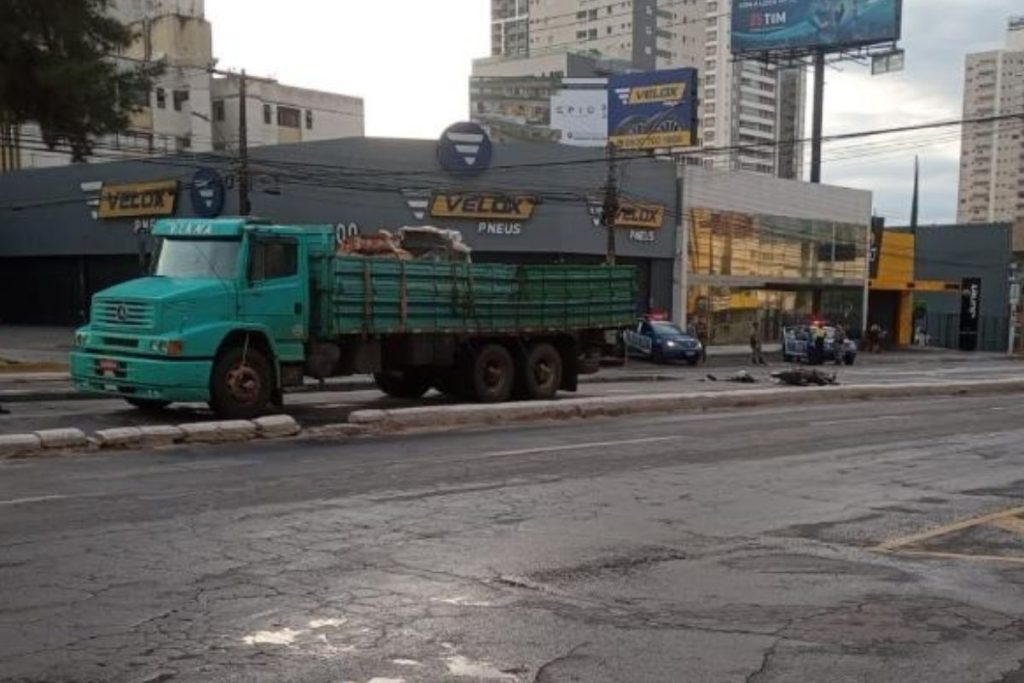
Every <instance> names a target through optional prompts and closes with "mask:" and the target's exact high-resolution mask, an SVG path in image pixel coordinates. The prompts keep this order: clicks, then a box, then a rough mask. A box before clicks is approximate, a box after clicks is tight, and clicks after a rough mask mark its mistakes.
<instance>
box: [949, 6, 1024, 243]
mask: <svg viewBox="0 0 1024 683" xmlns="http://www.w3.org/2000/svg"><path fill="white" fill-rule="evenodd" d="M1022 112H1024V16H1020V17H1013V18H1011V19H1010V20H1009V25H1008V27H1007V33H1006V47H1005V48H1004V49H1002V50H992V51H989V52H978V53H974V54H970V55H967V68H966V71H965V77H964V110H963V115H964V118H965V119H983V118H988V117H1000V116H1007V115H1015V114H1016V115H1019V114H1021V113H1022ZM958 200H959V203H958V205H957V220H958V221H959V222H960V223H996V222H1004V221H1013V220H1016V219H1019V218H1024V119H1020V118H1011V119H1003V120H995V121H985V122H980V123H971V124H967V125H965V126H964V127H963V134H962V139H961V145H960V191H959V197H958Z"/></svg>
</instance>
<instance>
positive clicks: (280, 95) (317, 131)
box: [212, 75, 364, 150]
mask: <svg viewBox="0 0 1024 683" xmlns="http://www.w3.org/2000/svg"><path fill="white" fill-rule="evenodd" d="M239 85H240V78H239V77H238V76H237V75H231V76H226V77H221V76H218V77H215V78H214V79H213V82H212V92H213V147H214V149H217V150H224V149H227V150H232V149H237V147H238V140H239V137H240V136H239V129H238V127H239V123H240V117H239V114H240V112H239V109H238V105H239ZM245 113H246V128H247V130H248V136H247V140H248V142H249V145H250V146H259V145H277V144H285V143H290V142H309V141H311V140H329V139H333V138H347V137H362V136H363V134H364V114H363V100H362V99H361V98H358V97H349V96H347V95H336V94H334V93H328V92H321V91H319V90H309V89H306V88H294V87H291V86H288V85H283V84H281V83H278V82H277V81H275V80H272V79H267V78H246V110H245Z"/></svg>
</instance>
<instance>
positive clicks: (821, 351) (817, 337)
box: [814, 325, 825, 365]
mask: <svg viewBox="0 0 1024 683" xmlns="http://www.w3.org/2000/svg"><path fill="white" fill-rule="evenodd" d="M814 356H815V359H816V360H815V364H816V365H824V363H825V326H824V325H819V326H818V327H816V328H815V329H814Z"/></svg>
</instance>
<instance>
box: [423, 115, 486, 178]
mask: <svg viewBox="0 0 1024 683" xmlns="http://www.w3.org/2000/svg"><path fill="white" fill-rule="evenodd" d="M493 153H494V148H493V147H492V145H491V139H490V138H489V137H487V132H486V131H484V129H483V128H481V127H480V126H479V125H478V124H476V123H471V122H468V121H467V122H463V123H455V124H452V125H451V126H449V127H448V128H447V129H446V130H445V131H444V133H442V134H441V139H440V140H439V141H438V143H437V160H438V162H439V163H440V164H441V168H443V169H444V170H446V171H448V172H449V173H459V172H463V173H465V172H469V173H478V172H480V171H483V170H484V169H486V168H487V167H488V166H490V165H491V155H492V154H493Z"/></svg>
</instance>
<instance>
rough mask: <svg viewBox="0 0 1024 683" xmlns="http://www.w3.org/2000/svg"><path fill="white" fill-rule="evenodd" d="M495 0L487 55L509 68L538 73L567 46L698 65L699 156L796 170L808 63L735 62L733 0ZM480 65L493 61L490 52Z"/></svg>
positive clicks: (758, 169)
mask: <svg viewBox="0 0 1024 683" xmlns="http://www.w3.org/2000/svg"><path fill="white" fill-rule="evenodd" d="M491 2H492V4H491V26H492V32H491V54H492V56H493V57H495V58H499V59H500V60H501V61H503V62H505V61H507V62H508V63H509V64H508V66H507V67H506V68H504V69H503V71H509V69H511V71H509V74H508V75H515V76H519V77H522V76H539V75H541V74H539V73H533V71H531V69H534V70H535V64H537V63H540V62H538V61H537V60H538V59H539V58H542V57H543V56H545V55H554V54H557V53H566V52H575V53H586V54H588V55H592V56H595V57H602V58H608V59H618V60H628V61H629V62H630V63H631V64H632V66H633V68H635V69H637V70H640V71H648V70H653V69H669V68H675V67H694V68H696V69H697V70H698V73H699V75H700V79H701V80H700V82H701V89H700V92H699V94H698V95H699V115H700V131H699V134H700V138H701V141H702V145H703V146H704V147H705V148H707V149H708V154H707V155H706V156H705V158H704V164H705V165H706V166H708V167H711V168H721V169H731V170H741V171H750V172H754V173H763V174H768V175H775V176H778V177H782V178H800V177H801V174H802V171H803V148H802V146H801V145H800V144H798V143H795V142H794V141H795V140H799V139H801V138H802V137H803V130H804V100H805V94H806V86H805V81H806V76H805V72H804V70H803V69H778V68H776V67H775V66H774V65H765V64H761V63H757V62H750V61H735V60H734V59H733V57H732V54H731V52H730V41H729V31H730V24H731V16H730V2H729V0H629V1H627V2H622V1H617V2H610V1H609V0H491ZM526 57H529V58H530V59H524V58H526ZM516 66H521V67H522V69H520V70H519V71H516V70H515V67H516ZM486 68H487V69H488V70H490V71H492V72H493V71H496V70H498V68H499V67H498V66H497V65H495V63H494V61H493V59H492V60H489V61H488V64H487V65H486ZM762 145H763V146H762Z"/></svg>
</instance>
